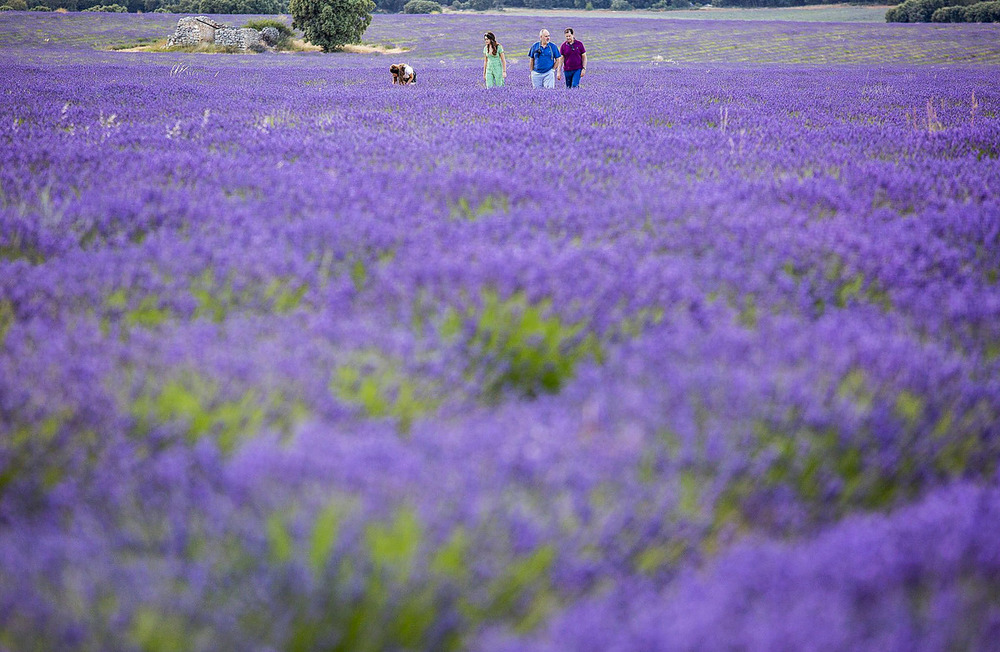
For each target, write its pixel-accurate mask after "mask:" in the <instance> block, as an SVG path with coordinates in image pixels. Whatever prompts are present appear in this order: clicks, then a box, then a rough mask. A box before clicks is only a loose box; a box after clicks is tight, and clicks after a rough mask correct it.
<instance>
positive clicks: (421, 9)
mask: <svg viewBox="0 0 1000 652" xmlns="http://www.w3.org/2000/svg"><path fill="white" fill-rule="evenodd" d="M403 13H404V14H439V13H441V5H440V4H438V3H437V2H434V0H410V1H409V2H407V3H406V4H405V5H403Z"/></svg>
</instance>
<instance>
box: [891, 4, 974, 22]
mask: <svg viewBox="0 0 1000 652" xmlns="http://www.w3.org/2000/svg"><path fill="white" fill-rule="evenodd" d="M965 9H966V8H965V7H941V8H940V9H938V10H937V11H935V12H934V13H933V14H932V15H931V22H932V23H964V22H965ZM887 20H888V19H887Z"/></svg>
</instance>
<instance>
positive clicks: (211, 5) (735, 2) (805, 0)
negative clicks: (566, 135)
mask: <svg viewBox="0 0 1000 652" xmlns="http://www.w3.org/2000/svg"><path fill="white" fill-rule="evenodd" d="M709 1H710V0H701V1H699V0H694V1H693V2H691V1H689V0H464V1H463V0H454V2H451V3H449V2H447V0H446V1H445V2H443V3H442V4H445V5H447V6H450V7H452V8H455V9H468V10H474V11H486V10H488V9H498V8H502V7H511V8H517V7H524V8H529V9H581V10H588V9H613V10H615V9H618V10H628V9H686V8H689V7H691V6H698V5H700V4H707V3H708V2H709ZM856 1H857V2H858V3H859V4H884V0H856ZM407 2H408V0H375V11H376V12H379V13H392V14H394V13H400V12H402V11H403V7H404V5H406V3H407ZM840 2H843V0H711V4H712V5H714V6H716V7H744V8H757V7H801V6H806V5H820V4H838V3H840ZM112 3H114V4H116V5H120V6H122V7H125V9H126V10H127V11H129V12H130V13H138V12H143V13H151V12H156V11H160V12H167V13H200V14H286V13H289V8H288V4H289V1H288V0H2V1H0V4H3V5H5V6H11V8H12V9H20V10H25V9H33V8H35V7H46V8H48V9H51V10H56V9H65V10H67V11H85V10H88V9H91V8H93V7H101V6H105V5H110V4H112ZM14 5H16V6H14ZM22 5H23V6H22Z"/></svg>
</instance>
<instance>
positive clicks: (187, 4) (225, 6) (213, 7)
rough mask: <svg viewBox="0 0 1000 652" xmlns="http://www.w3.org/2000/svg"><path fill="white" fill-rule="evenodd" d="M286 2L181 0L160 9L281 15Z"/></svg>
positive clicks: (201, 12)
mask: <svg viewBox="0 0 1000 652" xmlns="http://www.w3.org/2000/svg"><path fill="white" fill-rule="evenodd" d="M286 8H287V4H286V3H285V2H284V0H180V1H179V2H173V3H170V2H166V3H164V4H163V6H162V7H159V8H158V9H154V10H150V9H147V11H158V10H159V9H164V10H165V12H164V13H173V14H280V13H282V12H284V11H285V9H286Z"/></svg>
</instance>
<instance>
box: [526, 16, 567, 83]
mask: <svg viewBox="0 0 1000 652" xmlns="http://www.w3.org/2000/svg"><path fill="white" fill-rule="evenodd" d="M561 57H562V55H561V54H559V48H557V47H556V45H555V43H549V30H547V29H543V30H542V31H540V32H538V40H537V41H535V44H534V45H532V46H531V49H530V50H528V58H529V59H531V85H532V87H534V88H555V87H556V80H557V79H562V73H561V72H560V68H559V64H560V62H561Z"/></svg>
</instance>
